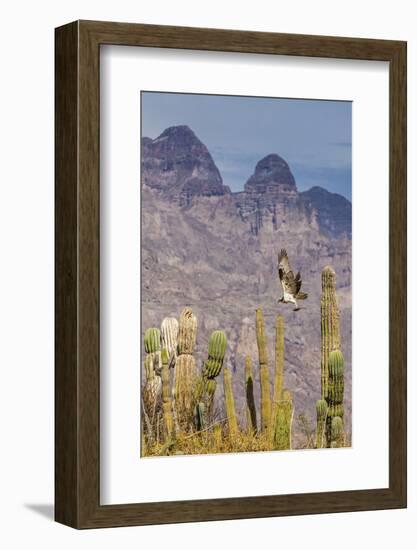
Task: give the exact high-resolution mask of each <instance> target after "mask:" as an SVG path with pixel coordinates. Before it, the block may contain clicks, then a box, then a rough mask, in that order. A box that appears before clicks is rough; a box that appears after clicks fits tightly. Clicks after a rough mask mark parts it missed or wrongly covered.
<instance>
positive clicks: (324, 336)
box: [320, 266, 340, 399]
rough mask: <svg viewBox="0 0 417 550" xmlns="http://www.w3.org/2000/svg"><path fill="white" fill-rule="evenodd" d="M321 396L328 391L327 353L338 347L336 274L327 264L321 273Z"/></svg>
mask: <svg viewBox="0 0 417 550" xmlns="http://www.w3.org/2000/svg"><path fill="white" fill-rule="evenodd" d="M321 283H322V295H321V303H320V306H321V398H322V399H326V398H327V393H328V380H329V367H328V358H329V353H330V352H331V351H333V350H336V349H340V320H339V316H340V314H339V306H338V303H337V296H336V274H335V272H334V270H333V269H332V268H331V267H329V266H327V267H325V268H324V269H323V271H322V274H321Z"/></svg>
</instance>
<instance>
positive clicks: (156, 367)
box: [143, 328, 162, 421]
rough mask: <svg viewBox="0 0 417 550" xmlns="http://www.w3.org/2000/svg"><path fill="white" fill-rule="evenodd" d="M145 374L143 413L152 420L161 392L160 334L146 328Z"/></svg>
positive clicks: (157, 331) (156, 330) (153, 329)
mask: <svg viewBox="0 0 417 550" xmlns="http://www.w3.org/2000/svg"><path fill="white" fill-rule="evenodd" d="M144 345H145V352H146V356H145V374H146V384H145V387H144V395H143V402H144V405H145V411H146V413H147V414H148V416H149V417H150V421H152V420H153V418H154V416H155V412H156V407H157V401H158V397H159V395H160V392H161V386H162V382H161V377H160V376H161V368H162V364H161V333H160V332H159V329H157V328H148V329H147V330H146V331H145V337H144Z"/></svg>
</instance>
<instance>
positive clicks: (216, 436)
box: [213, 423, 223, 452]
mask: <svg viewBox="0 0 417 550" xmlns="http://www.w3.org/2000/svg"><path fill="white" fill-rule="evenodd" d="M222 439H223V434H222V427H221V425H220V424H219V423H216V424H214V426H213V450H214V451H217V452H220V450H221V446H222Z"/></svg>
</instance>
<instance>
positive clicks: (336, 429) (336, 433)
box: [330, 416, 343, 447]
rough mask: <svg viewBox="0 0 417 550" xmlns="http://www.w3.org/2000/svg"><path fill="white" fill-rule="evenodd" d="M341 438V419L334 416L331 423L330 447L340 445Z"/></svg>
mask: <svg viewBox="0 0 417 550" xmlns="http://www.w3.org/2000/svg"><path fill="white" fill-rule="evenodd" d="M342 439H343V420H342V419H341V418H340V416H334V417H333V418H332V424H331V444H330V446H331V447H341V446H342Z"/></svg>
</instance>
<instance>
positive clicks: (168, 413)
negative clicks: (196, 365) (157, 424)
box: [161, 348, 174, 442]
mask: <svg viewBox="0 0 417 550" xmlns="http://www.w3.org/2000/svg"><path fill="white" fill-rule="evenodd" d="M161 360H162V375H161V378H162V411H163V415H164V425H165V440H166V441H167V442H168V441H170V440H171V438H172V437H173V436H174V418H173V415H172V402H171V391H170V387H169V352H168V350H167V348H163V350H162V352H161Z"/></svg>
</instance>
